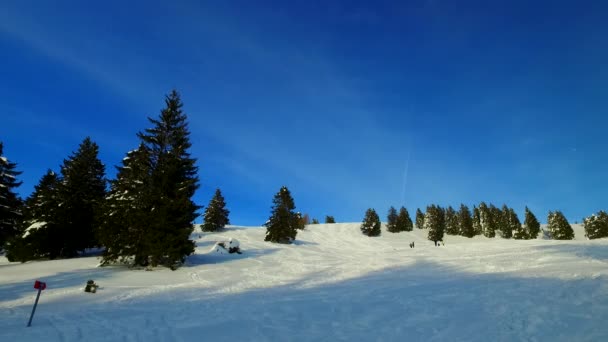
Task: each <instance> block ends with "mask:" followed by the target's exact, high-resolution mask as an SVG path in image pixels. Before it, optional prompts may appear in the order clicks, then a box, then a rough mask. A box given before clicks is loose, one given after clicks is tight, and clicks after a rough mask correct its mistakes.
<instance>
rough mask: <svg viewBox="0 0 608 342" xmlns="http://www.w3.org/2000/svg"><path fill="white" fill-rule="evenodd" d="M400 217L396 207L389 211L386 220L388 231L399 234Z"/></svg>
mask: <svg viewBox="0 0 608 342" xmlns="http://www.w3.org/2000/svg"><path fill="white" fill-rule="evenodd" d="M398 217H399V216H398V215H397V209H395V208H394V207H390V209H389V210H388V216H387V218H386V230H388V231H389V232H391V233H398V232H399V227H397V218H398Z"/></svg>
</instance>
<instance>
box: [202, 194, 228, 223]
mask: <svg viewBox="0 0 608 342" xmlns="http://www.w3.org/2000/svg"><path fill="white" fill-rule="evenodd" d="M229 214H230V211H229V210H228V209H226V202H225V200H224V197H223V196H222V192H221V191H220V189H216V190H215V194H214V195H213V198H212V199H211V201H210V202H209V205H208V206H207V209H205V215H204V219H203V224H202V226H201V229H202V231H204V232H218V231H220V230H222V229H224V227H225V226H226V225H227V224H230V220H229V219H228V215H229Z"/></svg>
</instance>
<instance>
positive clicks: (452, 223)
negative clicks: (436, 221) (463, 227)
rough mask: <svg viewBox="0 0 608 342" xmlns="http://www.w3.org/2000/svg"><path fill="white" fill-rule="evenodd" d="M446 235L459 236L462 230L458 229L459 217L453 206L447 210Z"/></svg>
mask: <svg viewBox="0 0 608 342" xmlns="http://www.w3.org/2000/svg"><path fill="white" fill-rule="evenodd" d="M445 233H446V234H448V235H458V234H459V233H460V229H459V227H458V217H456V211H455V210H454V208H452V206H448V208H447V209H446V210H445Z"/></svg>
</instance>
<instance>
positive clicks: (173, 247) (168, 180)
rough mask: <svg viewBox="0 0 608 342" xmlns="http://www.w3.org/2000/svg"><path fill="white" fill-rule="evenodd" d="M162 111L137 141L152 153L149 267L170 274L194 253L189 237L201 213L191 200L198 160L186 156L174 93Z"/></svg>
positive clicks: (183, 122)
mask: <svg viewBox="0 0 608 342" xmlns="http://www.w3.org/2000/svg"><path fill="white" fill-rule="evenodd" d="M165 105H166V107H165V108H164V109H163V110H162V111H161V113H160V116H159V118H158V119H152V118H148V120H149V121H150V123H151V124H152V126H153V127H152V128H148V129H146V130H145V131H144V132H140V133H138V134H137V135H138V137H139V138H140V139H141V141H142V143H143V144H144V145H145V146H146V149H147V150H149V151H150V167H151V168H150V184H149V191H148V193H147V196H149V200H150V202H149V203H150V204H151V206H152V209H151V212H150V217H149V219H150V226H149V229H148V236H147V237H146V239H147V241H148V243H149V245H150V249H149V251H150V253H151V254H150V255H149V260H150V264H151V265H152V266H156V265H164V266H168V267H171V268H172V269H174V268H175V267H176V266H178V265H180V264H182V263H183V262H184V261H185V259H186V257H187V256H188V255H190V254H191V253H192V252H194V242H193V241H191V240H190V234H191V233H192V231H193V230H194V225H193V221H194V219H195V218H196V217H197V216H198V214H197V210H198V209H200V207H199V206H197V205H196V204H195V203H194V202H193V201H192V197H193V196H194V193H195V191H196V189H198V187H199V185H198V175H197V172H198V167H196V165H195V163H196V159H194V158H192V157H191V155H190V152H189V149H190V147H191V146H192V144H191V143H190V131H189V129H188V123H187V116H186V114H185V113H184V112H183V110H182V107H183V104H182V102H181V98H180V95H179V94H178V93H177V91H175V90H173V91H172V92H171V93H170V94H169V95H167V96H166V98H165Z"/></svg>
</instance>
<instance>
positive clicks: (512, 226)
mask: <svg viewBox="0 0 608 342" xmlns="http://www.w3.org/2000/svg"><path fill="white" fill-rule="evenodd" d="M507 225H508V226H509V232H511V235H512V236H513V234H514V232H519V231H520V230H522V231H523V228H522V225H521V221H520V220H519V217H517V214H516V213H515V210H513V208H509V209H508V213H507Z"/></svg>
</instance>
